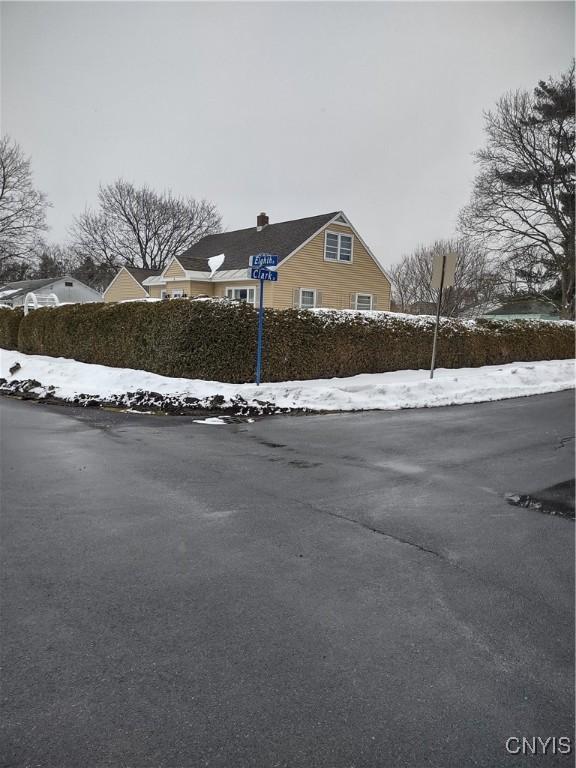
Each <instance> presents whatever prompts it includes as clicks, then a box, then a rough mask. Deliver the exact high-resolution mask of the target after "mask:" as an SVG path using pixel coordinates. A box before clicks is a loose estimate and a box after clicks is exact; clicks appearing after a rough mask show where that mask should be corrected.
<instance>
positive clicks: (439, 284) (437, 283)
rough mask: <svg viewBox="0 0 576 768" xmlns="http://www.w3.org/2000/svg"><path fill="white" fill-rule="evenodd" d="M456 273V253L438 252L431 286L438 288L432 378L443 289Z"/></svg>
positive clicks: (449, 283) (433, 267) (451, 284)
mask: <svg viewBox="0 0 576 768" xmlns="http://www.w3.org/2000/svg"><path fill="white" fill-rule="evenodd" d="M455 274H456V254H455V253H437V254H436V255H435V256H434V262H433V264H432V279H431V280H430V287H431V288H437V289H438V303H437V305H436V325H435V326H434V342H433V344H432V362H431V363H430V378H431V379H433V378H434V366H435V365H436V345H437V343H438V326H439V325H440V304H441V303H442V290H443V289H444V288H451V287H452V286H453V285H454V275H455Z"/></svg>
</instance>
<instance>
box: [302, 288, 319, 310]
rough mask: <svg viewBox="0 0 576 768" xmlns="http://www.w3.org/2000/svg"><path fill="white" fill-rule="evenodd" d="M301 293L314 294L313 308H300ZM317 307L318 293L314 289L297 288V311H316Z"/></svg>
mask: <svg viewBox="0 0 576 768" xmlns="http://www.w3.org/2000/svg"><path fill="white" fill-rule="evenodd" d="M302 291H309V292H310V293H313V294H314V306H313V307H303V306H302ZM317 305H318V292H317V290H316V288H299V289H298V309H316V307H317Z"/></svg>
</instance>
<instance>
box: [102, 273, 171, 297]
mask: <svg viewBox="0 0 576 768" xmlns="http://www.w3.org/2000/svg"><path fill="white" fill-rule="evenodd" d="M161 274H162V270H161V269H141V268H138V267H122V269H120V271H119V272H118V273H117V274H116V275H115V276H114V279H113V280H112V282H111V283H110V285H109V286H108V287H107V288H106V290H105V291H104V301H128V300H133V299H148V298H149V297H150V293H149V291H148V286H144V285H143V282H144V280H146V279H147V278H149V277H158V276H159V275H161Z"/></svg>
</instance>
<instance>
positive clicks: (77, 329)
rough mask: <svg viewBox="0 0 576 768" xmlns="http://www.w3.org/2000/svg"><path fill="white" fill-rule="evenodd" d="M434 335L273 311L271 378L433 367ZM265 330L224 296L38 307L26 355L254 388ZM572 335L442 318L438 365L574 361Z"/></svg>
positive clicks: (406, 323)
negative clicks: (259, 329)
mask: <svg viewBox="0 0 576 768" xmlns="http://www.w3.org/2000/svg"><path fill="white" fill-rule="evenodd" d="M4 312H7V313H10V314H12V315H13V316H18V317H21V314H18V315H16V313H15V312H14V311H13V310H5V311H4ZM4 312H2V313H0V339H8V340H9V341H10V340H11V339H13V338H14V323H15V321H14V320H13V319H11V318H7V317H6V316H5V314H4ZM8 329H10V330H8ZM433 330H434V319H433V318H429V317H417V318H411V317H406V316H403V315H398V316H396V315H394V314H393V313H389V314H384V313H378V314H374V315H367V314H361V313H353V312H337V311H330V310H325V311H321V312H307V311H299V310H293V309H287V310H272V309H268V310H266V321H265V339H264V355H263V379H264V380H265V381H266V380H267V381H285V380H289V379H314V378H327V377H331V376H352V375H355V374H358V373H377V372H382V371H394V370H400V369H404V368H411V369H418V368H426V367H428V366H429V364H430V352H431V348H432V334H433ZM256 333H257V313H256V310H255V309H254V308H253V307H251V306H249V305H247V304H243V303H230V302H228V301H225V300H207V301H188V300H172V301H163V302H155V303H139V302H126V303H123V304H70V305H67V306H62V307H58V308H42V309H36V310H34V311H32V312H30V313H29V314H28V315H27V316H26V317H24V318H22V319H21V321H20V323H19V331H18V349H19V350H20V351H21V352H26V353H29V354H39V355H51V356H54V357H69V358H74V359H75V360H80V361H82V362H86V363H100V364H102V365H110V366H115V367H125V368H138V369H143V370H147V371H152V372H154V373H160V374H163V375H166V376H181V377H185V378H199V379H212V380H218V381H228V382H245V381H251V380H253V378H254V364H255V356H256ZM10 334H12V335H10ZM573 339H574V326H573V324H572V323H553V322H545V321H527V320H516V321H488V320H486V321H476V322H474V321H469V320H468V321H466V320H443V321H442V324H441V330H440V335H439V342H438V353H437V365H438V367H445V368H458V367H477V366H481V365H491V364H503V363H509V362H514V361H530V360H553V359H562V358H570V357H572V356H573ZM2 346H5V344H4V343H3V344H2ZM9 348H14V347H9Z"/></svg>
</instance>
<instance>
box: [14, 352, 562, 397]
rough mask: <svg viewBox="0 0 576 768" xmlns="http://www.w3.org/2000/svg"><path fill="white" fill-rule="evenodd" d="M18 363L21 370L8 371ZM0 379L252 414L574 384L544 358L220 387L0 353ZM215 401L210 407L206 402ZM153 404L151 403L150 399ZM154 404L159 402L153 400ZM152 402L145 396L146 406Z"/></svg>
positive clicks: (518, 393) (529, 391)
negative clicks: (264, 409)
mask: <svg viewBox="0 0 576 768" xmlns="http://www.w3.org/2000/svg"><path fill="white" fill-rule="evenodd" d="M16 363H19V365H20V369H19V370H17V371H15V372H14V375H12V374H11V373H10V370H9V369H10V368H11V367H13V366H14V365H15V364H16ZM0 377H2V378H4V379H6V380H7V384H6V385H4V387H5V388H6V387H7V386H9V385H10V382H12V381H15V380H19V381H20V382H25V381H29V380H31V379H33V380H36V382H39V383H40V384H41V387H34V388H33V389H32V390H31V391H32V393H35V394H38V395H40V396H42V395H43V394H45V392H46V390H47V389H49V390H50V393H51V394H52V395H53V396H54V397H58V398H61V399H63V400H69V401H73V400H74V399H75V398H78V396H79V395H83V396H84V397H83V398H81V399H80V401H81V402H86V401H87V400H88V399H91V400H92V401H93V400H98V401H101V400H108V401H110V399H112V400H114V399H115V398H116V399H117V398H118V397H119V396H125V395H126V393H135V392H138V391H140V392H146V393H153V394H154V393H158V395H160V396H162V397H169V398H170V399H171V400H172V403H173V404H174V403H175V404H180V405H182V406H184V407H186V406H188V407H191V406H190V404H191V403H193V406H192V407H211V408H222V409H226V408H230V407H235V406H237V405H238V402H239V401H240V402H245V403H246V404H247V405H248V406H249V407H251V408H254V409H255V410H258V409H259V408H260V407H261V404H262V403H263V402H264V403H267V404H272V405H273V406H274V408H277V409H308V410H312V411H354V410H376V409H377V410H396V409H399V408H421V407H431V406H440V405H453V404H461V403H479V402H485V401H490V400H503V399H506V398H510V397H522V396H526V395H536V394H542V393H546V392H558V391H559V390H562V389H570V388H572V387H573V386H574V361H573V360H545V361H540V362H532V363H523V362H519V363H512V364H508V365H493V366H484V367H482V368H460V369H447V368H440V369H438V370H437V371H436V372H435V374H434V378H433V379H432V380H431V379H430V378H429V372H428V371H426V370H420V371H409V370H408V371H395V372H391V373H372V374H361V375H359V376H351V377H349V378H333V379H314V380H310V381H285V382H279V383H274V384H266V383H264V384H262V385H261V386H260V387H257V386H256V385H255V384H227V383H222V382H217V381H204V380H201V379H178V378H170V377H167V376H159V375H158V374H155V373H148V372H147V371H137V370H132V369H130V368H109V367H106V366H102V365H89V364H86V363H79V362H77V361H75V360H69V359H65V358H61V357H60V358H55V357H45V356H41V355H25V354H22V353H21V352H13V351H7V350H0ZM215 396H219V397H218V398H217V402H216V403H213V402H212V399H213V398H214V397H215ZM157 399H158V398H157ZM160 399H161V398H160ZM153 400H154V398H152V402H153ZM150 403H151V401H150V399H149V398H148V399H146V398H144V400H142V398H140V400H138V399H134V398H132V397H128V398H124V400H123V404H125V405H126V406H127V407H131V406H132V405H133V404H136V405H137V406H138V407H140V408H143V407H145V406H149V405H150Z"/></svg>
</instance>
